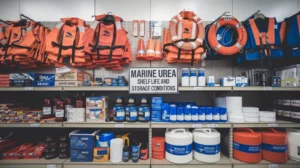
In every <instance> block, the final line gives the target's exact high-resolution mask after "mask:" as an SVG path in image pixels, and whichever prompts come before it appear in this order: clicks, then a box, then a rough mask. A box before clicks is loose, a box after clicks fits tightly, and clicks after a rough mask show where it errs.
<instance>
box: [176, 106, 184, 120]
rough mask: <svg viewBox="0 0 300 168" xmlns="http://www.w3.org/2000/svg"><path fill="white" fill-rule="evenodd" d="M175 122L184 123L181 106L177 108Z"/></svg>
mask: <svg viewBox="0 0 300 168" xmlns="http://www.w3.org/2000/svg"><path fill="white" fill-rule="evenodd" d="M176 120H177V121H178V122H183V121H184V108H183V107H182V106H179V107H177V115H176Z"/></svg>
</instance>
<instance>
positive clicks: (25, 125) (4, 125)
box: [0, 122, 63, 128]
mask: <svg viewBox="0 0 300 168" xmlns="http://www.w3.org/2000/svg"><path fill="white" fill-rule="evenodd" d="M30 127H35V128H39V127H40V128H62V127H63V123H2V122H0V128H30Z"/></svg>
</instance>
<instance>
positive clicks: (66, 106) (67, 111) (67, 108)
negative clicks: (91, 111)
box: [65, 105, 73, 118]
mask: <svg viewBox="0 0 300 168" xmlns="http://www.w3.org/2000/svg"><path fill="white" fill-rule="evenodd" d="M70 108H73V106H72V105H65V111H66V115H65V118H67V117H68V116H69V109H70Z"/></svg>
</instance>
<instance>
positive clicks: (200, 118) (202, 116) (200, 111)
mask: <svg viewBox="0 0 300 168" xmlns="http://www.w3.org/2000/svg"><path fill="white" fill-rule="evenodd" d="M205 110H206V109H205V107H199V108H198V121H199V122H205Z"/></svg>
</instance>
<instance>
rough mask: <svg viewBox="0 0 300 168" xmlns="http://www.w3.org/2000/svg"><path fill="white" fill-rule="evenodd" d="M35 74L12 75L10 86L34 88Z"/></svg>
mask: <svg viewBox="0 0 300 168" xmlns="http://www.w3.org/2000/svg"><path fill="white" fill-rule="evenodd" d="M33 81H34V73H11V74H9V85H10V86H23V87H24V86H32V84H33Z"/></svg>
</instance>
